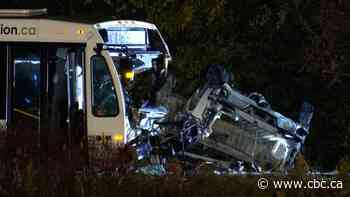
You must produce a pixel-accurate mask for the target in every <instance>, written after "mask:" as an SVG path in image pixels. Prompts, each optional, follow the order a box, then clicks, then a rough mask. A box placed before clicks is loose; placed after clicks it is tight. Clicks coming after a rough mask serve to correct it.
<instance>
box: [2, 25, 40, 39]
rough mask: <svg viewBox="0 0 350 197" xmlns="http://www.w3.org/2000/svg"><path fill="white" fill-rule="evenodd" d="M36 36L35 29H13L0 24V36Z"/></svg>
mask: <svg viewBox="0 0 350 197" xmlns="http://www.w3.org/2000/svg"><path fill="white" fill-rule="evenodd" d="M35 34H36V28H35V27H13V26H7V25H4V24H0V35H15V36H17V35H18V36H21V35H23V36H27V35H29V36H33V35H35Z"/></svg>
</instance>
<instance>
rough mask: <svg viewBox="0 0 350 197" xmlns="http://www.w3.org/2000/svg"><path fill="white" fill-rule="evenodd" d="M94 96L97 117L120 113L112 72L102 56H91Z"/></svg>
mask: <svg viewBox="0 0 350 197" xmlns="http://www.w3.org/2000/svg"><path fill="white" fill-rule="evenodd" d="M91 65H92V79H93V82H92V83H93V84H92V88H93V98H92V112H93V114H94V115H95V116H97V117H111V116H116V115H117V114H118V111H119V110H118V103H117V96H116V93H115V90H114V85H113V81H112V77H111V74H110V72H109V70H108V67H107V64H106V61H105V59H104V58H103V57H102V56H97V55H95V56H93V57H92V58H91Z"/></svg>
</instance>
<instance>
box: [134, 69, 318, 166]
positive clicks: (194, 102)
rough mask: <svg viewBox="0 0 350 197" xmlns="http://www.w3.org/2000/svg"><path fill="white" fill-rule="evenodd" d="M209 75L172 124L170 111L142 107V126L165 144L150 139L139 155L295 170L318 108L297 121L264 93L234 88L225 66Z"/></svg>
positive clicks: (304, 111) (308, 106) (306, 105)
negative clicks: (168, 119)
mask: <svg viewBox="0 0 350 197" xmlns="http://www.w3.org/2000/svg"><path fill="white" fill-rule="evenodd" d="M206 77H207V79H206V81H207V83H206V84H204V85H203V86H202V87H200V88H199V89H198V90H197V91H196V92H195V93H194V95H193V96H192V97H191V98H190V100H189V101H188V104H187V106H186V110H185V111H184V112H183V113H181V115H180V116H179V117H177V121H175V122H171V121H170V122H169V121H168V122H167V114H168V110H167V109H166V108H164V107H152V106H143V107H142V108H141V109H139V113H140V114H142V115H141V121H140V124H139V128H140V129H141V130H143V131H147V132H143V133H144V134H145V133H146V135H147V136H148V137H156V138H157V140H156V141H158V142H159V143H158V144H152V143H150V140H146V141H144V143H147V146H146V145H142V146H140V145H139V146H138V150H139V151H138V152H139V156H140V157H145V156H147V155H148V156H150V155H152V154H158V153H159V152H163V154H162V156H160V157H163V158H172V157H177V158H180V159H185V160H202V161H204V162H213V163H215V164H217V165H218V166H220V168H222V167H224V168H227V169H230V170H231V171H232V170H233V171H236V172H240V171H242V167H241V166H236V167H234V168H232V166H235V165H234V164H235V163H236V164H237V163H238V164H239V163H240V162H241V161H242V162H245V163H251V167H250V169H251V170H252V171H261V170H262V169H264V170H283V169H286V168H288V167H291V166H293V163H294V160H295V157H296V155H297V154H298V153H299V152H300V151H301V148H302V146H303V144H304V141H305V139H306V136H307V135H308V134H309V128H310V122H311V119H312V116H313V111H314V107H313V106H312V105H311V104H309V103H307V102H304V103H303V105H302V110H301V112H300V116H299V122H296V121H293V120H292V119H290V118H288V117H286V116H284V115H282V114H280V113H278V112H276V111H274V110H273V109H272V108H271V105H270V104H269V103H268V102H267V100H266V99H265V97H264V96H263V95H261V94H259V93H256V92H254V93H251V94H243V93H241V92H240V91H238V90H237V89H235V88H233V87H232V85H230V82H231V80H232V79H233V77H232V75H230V74H229V73H228V72H226V71H225V69H224V68H223V67H221V66H219V65H213V66H212V67H209V69H208V74H207V75H206ZM164 122H165V123H164ZM174 125H175V126H174ZM162 127H166V128H165V129H162ZM174 128H175V129H174ZM174 130H175V131H174ZM141 136H142V135H141ZM147 139H149V138H147ZM155 146H156V147H155ZM144 147H148V148H144ZM150 147H152V148H150ZM169 148H171V151H170V150H166V149H169ZM142 150H143V151H142ZM145 150H147V151H145ZM154 150H158V153H155V152H154ZM152 152H153V153H152ZM164 152H168V153H169V152H172V154H164ZM173 152H175V154H173ZM186 158H188V159H186Z"/></svg>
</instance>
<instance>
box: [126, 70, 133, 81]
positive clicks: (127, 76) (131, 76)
mask: <svg viewBox="0 0 350 197" xmlns="http://www.w3.org/2000/svg"><path fill="white" fill-rule="evenodd" d="M125 78H126V79H127V80H132V79H133V78H134V72H133V71H128V72H126V73H125Z"/></svg>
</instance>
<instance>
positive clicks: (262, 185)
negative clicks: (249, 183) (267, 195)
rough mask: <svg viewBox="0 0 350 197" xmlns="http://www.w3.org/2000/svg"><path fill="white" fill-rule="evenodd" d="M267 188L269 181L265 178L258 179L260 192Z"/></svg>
mask: <svg viewBox="0 0 350 197" xmlns="http://www.w3.org/2000/svg"><path fill="white" fill-rule="evenodd" d="M268 187H269V181H268V180H267V179H266V178H260V179H259V180H258V188H259V189H261V190H265V189H267V188H268Z"/></svg>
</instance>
